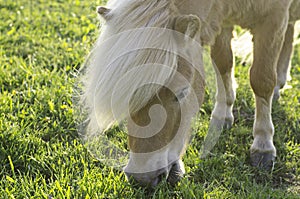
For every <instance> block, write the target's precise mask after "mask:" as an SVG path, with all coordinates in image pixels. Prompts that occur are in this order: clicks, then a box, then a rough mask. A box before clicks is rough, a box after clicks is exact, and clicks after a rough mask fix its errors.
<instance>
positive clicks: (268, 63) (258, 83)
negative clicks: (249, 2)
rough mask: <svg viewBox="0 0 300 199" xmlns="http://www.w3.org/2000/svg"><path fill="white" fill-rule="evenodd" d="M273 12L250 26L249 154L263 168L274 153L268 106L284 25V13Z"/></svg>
mask: <svg viewBox="0 0 300 199" xmlns="http://www.w3.org/2000/svg"><path fill="white" fill-rule="evenodd" d="M277 14H278V15H277ZM277 14H276V15H277V16H270V17H269V18H266V20H265V21H264V23H262V24H260V25H258V26H256V27H255V29H253V30H252V32H253V35H254V60H253V65H252V68H251V70H250V82H251V87H252V89H253V91H254V93H255V100H256V109H255V121H254V127H253V136H254V141H253V144H252V146H251V148H250V156H251V161H252V165H253V166H258V167H262V168H265V169H271V168H272V166H273V163H274V160H275V157H276V149H275V146H274V144H273V135H274V126H273V123H272V117H271V106H272V95H273V91H274V88H275V85H276V64H277V61H278V57H279V54H280V50H281V47H282V44H283V40H284V34H285V30H286V26H287V20H286V19H287V16H286V15H285V14H284V13H282V15H280V12H277Z"/></svg>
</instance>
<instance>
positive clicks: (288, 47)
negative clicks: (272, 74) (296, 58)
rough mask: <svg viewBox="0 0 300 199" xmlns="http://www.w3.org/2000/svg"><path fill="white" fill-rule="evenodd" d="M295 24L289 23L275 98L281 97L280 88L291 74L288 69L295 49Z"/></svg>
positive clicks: (279, 63) (278, 66) (278, 72)
mask: <svg viewBox="0 0 300 199" xmlns="http://www.w3.org/2000/svg"><path fill="white" fill-rule="evenodd" d="M294 25H295V24H294V23H291V24H289V25H288V27H287V30H286V33H285V39H284V43H283V46H282V49H281V53H280V56H279V60H278V64H277V85H276V87H275V89H274V95H273V100H278V99H279V97H280V93H279V90H280V89H281V88H283V87H284V85H285V84H286V81H287V76H288V75H289V74H288V71H289V66H290V59H291V54H292V51H293V37H294Z"/></svg>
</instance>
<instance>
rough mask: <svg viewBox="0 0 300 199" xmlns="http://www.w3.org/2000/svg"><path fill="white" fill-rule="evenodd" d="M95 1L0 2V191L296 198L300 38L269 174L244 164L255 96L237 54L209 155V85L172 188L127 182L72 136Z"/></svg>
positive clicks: (277, 109) (299, 192)
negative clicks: (223, 122) (205, 148)
mask: <svg viewBox="0 0 300 199" xmlns="http://www.w3.org/2000/svg"><path fill="white" fill-rule="evenodd" d="M101 3H103V2H101V1H100V0H98V1H96V0H95V1H82V0H53V1H46V0H14V1H13V0H0V13H1V14H0V89H1V90H0V91H1V92H0V198H161V199H163V198H253V199H257V198H277V199H278V198H300V46H297V47H296V48H295V52H294V57H293V60H292V64H293V68H292V70H291V74H292V77H293V79H292V81H291V82H290V83H289V84H290V85H291V86H292V87H293V88H292V89H287V90H285V92H284V93H283V94H282V97H281V98H280V100H279V102H278V103H275V104H274V105H273V120H274V125H275V129H276V135H275V137H274V140H275V145H276V147H277V150H278V158H277V164H276V165H275V169H274V171H273V172H272V173H271V174H268V173H265V172H263V171H259V170H257V169H255V168H252V167H250V166H249V152H248V150H249V147H250V145H251V142H252V135H251V130H252V124H253V114H254V100H253V95H252V92H251V89H250V86H249V79H248V70H249V66H248V65H247V66H242V65H241V64H240V63H239V62H238V61H237V65H238V66H237V67H236V78H237V82H238V83H239V88H238V90H237V98H238V100H237V101H236V104H235V109H234V113H235V125H234V126H233V128H232V129H231V130H230V131H226V132H224V133H223V134H222V135H221V138H220V140H219V142H218V144H217V145H216V146H215V148H214V149H213V151H212V154H213V155H211V156H210V157H207V158H206V159H199V149H200V147H201V145H202V143H203V139H204V137H205V134H206V132H207V128H208V124H209V117H210V112H211V110H212V104H213V102H212V100H211V99H212V97H210V95H209V93H208V95H207V100H206V102H205V104H204V105H203V107H202V111H201V113H200V114H199V115H200V117H199V119H198V120H197V122H196V124H195V126H194V127H193V129H194V130H193V131H194V139H193V141H192V142H191V144H190V146H189V148H188V151H187V154H186V155H185V156H184V162H185V164H186V170H187V174H186V176H185V178H184V179H183V180H182V181H181V182H180V183H179V184H178V185H177V186H175V187H171V186H169V185H168V184H167V183H165V182H162V183H161V184H160V185H159V186H158V187H157V188H156V189H155V190H152V191H151V192H150V191H148V190H145V189H142V188H132V187H131V186H130V185H129V183H128V182H127V181H126V178H125V175H124V174H123V173H122V172H120V171H117V170H114V169H112V168H110V167H107V166H105V165H103V164H102V163H101V162H99V161H97V160H96V159H95V158H93V157H92V156H91V155H90V153H89V152H88V151H87V149H86V148H85V147H84V145H83V144H82V142H81V140H80V138H79V136H78V130H77V125H76V118H77V117H78V115H76V110H75V109H74V104H73V96H74V95H75V94H74V84H75V83H76V81H77V76H76V74H77V73H78V69H79V68H80V67H81V65H82V63H83V62H84V59H85V56H86V55H87V53H88V52H89V50H90V49H91V46H92V44H93V42H94V41H95V39H96V38H97V35H98V33H99V31H98V29H99V21H98V19H97V15H96V13H95V8H96V5H99V4H101ZM123 137H125V136H124V135H123ZM122 142H124V143H125V142H126V140H125V139H123V140H122Z"/></svg>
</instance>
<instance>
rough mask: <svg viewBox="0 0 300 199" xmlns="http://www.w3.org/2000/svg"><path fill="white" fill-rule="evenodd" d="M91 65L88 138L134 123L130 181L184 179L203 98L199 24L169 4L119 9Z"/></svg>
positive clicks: (148, 2) (118, 5)
mask: <svg viewBox="0 0 300 199" xmlns="http://www.w3.org/2000/svg"><path fill="white" fill-rule="evenodd" d="M97 12H98V13H99V14H100V15H101V16H102V18H103V19H105V21H106V27H105V28H104V30H103V31H102V33H101V35H100V37H99V40H98V42H97V43H96V46H95V48H94V50H93V52H92V53H91V56H90V58H89V60H88V62H87V65H88V68H87V74H86V79H85V81H84V83H85V93H84V101H85V104H86V107H87V109H88V111H89V120H90V121H89V125H88V127H87V131H86V136H87V137H88V138H89V139H90V138H92V137H93V136H97V135H98V134H101V133H103V132H104V131H105V130H107V129H108V128H110V127H111V125H112V124H114V123H115V122H121V121H122V120H124V119H126V120H127V128H128V137H129V148H130V159H129V162H128V164H127V166H126V167H125V168H124V170H125V173H126V175H127V176H128V178H129V179H131V180H133V181H137V182H138V183H140V184H142V185H151V186H155V185H156V184H157V183H158V182H159V181H160V179H162V176H165V177H167V179H168V180H169V181H170V182H171V183H175V182H176V181H177V180H178V178H179V177H180V176H181V175H182V174H183V173H184V168H183V164H182V162H181V156H182V154H183V152H184V149H185V145H186V142H187V140H188V138H189V134H188V131H189V126H190V123H191V120H192V117H193V116H194V115H195V114H196V112H197V111H198V108H199V106H200V104H201V102H202V99H203V94H204V89H203V88H204V77H203V68H202V57H201V50H202V49H201V45H200V44H199V43H198V42H197V40H198V38H199V29H200V20H199V19H198V17H196V16H193V15H180V14H179V13H178V12H177V10H176V7H175V6H174V4H173V3H172V1H169V0H160V1H153V0H145V1H140V0H133V1H132V0H130V1H129V0H125V1H119V2H118V1H116V2H115V4H113V5H112V7H111V9H108V8H104V7H99V8H97Z"/></svg>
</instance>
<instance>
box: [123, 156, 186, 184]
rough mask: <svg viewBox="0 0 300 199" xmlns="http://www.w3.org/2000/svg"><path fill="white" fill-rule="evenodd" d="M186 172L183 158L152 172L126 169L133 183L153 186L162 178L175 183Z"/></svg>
mask: <svg viewBox="0 0 300 199" xmlns="http://www.w3.org/2000/svg"><path fill="white" fill-rule="evenodd" d="M184 173H185V169H184V165H183V162H182V161H181V160H178V161H176V162H174V163H173V164H170V165H169V166H168V167H166V168H163V169H159V170H157V171H152V172H146V173H129V172H126V171H125V174H126V176H127V178H128V180H129V182H130V183H131V184H132V185H139V186H143V187H152V188H153V187H155V186H157V185H158V184H159V183H160V182H161V181H162V180H167V182H168V183H170V184H171V185H175V184H176V183H177V182H178V181H180V179H181V178H182V177H183V175H184Z"/></svg>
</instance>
